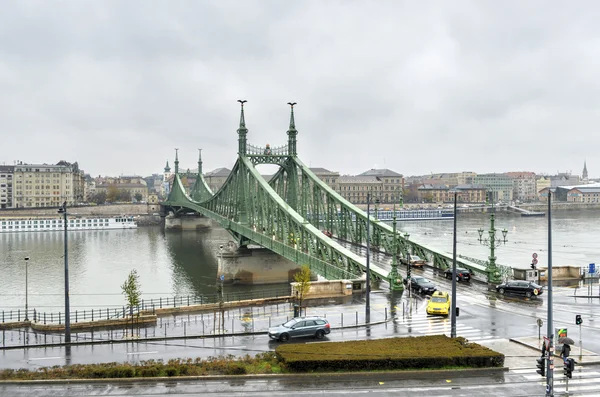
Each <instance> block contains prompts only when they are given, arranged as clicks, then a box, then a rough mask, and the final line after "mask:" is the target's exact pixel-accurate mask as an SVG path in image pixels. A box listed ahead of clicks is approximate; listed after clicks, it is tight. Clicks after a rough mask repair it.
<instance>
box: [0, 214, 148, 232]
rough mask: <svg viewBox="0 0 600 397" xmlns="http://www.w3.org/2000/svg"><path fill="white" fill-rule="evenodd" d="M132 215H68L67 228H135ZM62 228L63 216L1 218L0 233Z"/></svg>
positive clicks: (45, 230) (57, 229) (44, 230)
mask: <svg viewBox="0 0 600 397" xmlns="http://www.w3.org/2000/svg"><path fill="white" fill-rule="evenodd" d="M135 228H137V224H136V223H135V220H134V219H133V217H132V216H118V217H108V216H104V217H89V218H88V217H82V216H75V217H69V219H68V224H67V230H110V229H135ZM59 230H64V225H63V218H62V217H58V216H57V217H54V218H1V219H0V233H23V232H25V233H26V232H49V231H59Z"/></svg>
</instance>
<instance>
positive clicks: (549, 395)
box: [546, 189, 554, 397]
mask: <svg viewBox="0 0 600 397" xmlns="http://www.w3.org/2000/svg"><path fill="white" fill-rule="evenodd" d="M553 326H554V324H553V319H552V192H551V191H550V189H548V329H547V331H546V333H547V335H548V338H549V339H550V347H549V348H548V352H547V354H548V360H547V361H548V368H547V369H546V397H553V396H554V359H553V357H554V334H553V330H552V327H553Z"/></svg>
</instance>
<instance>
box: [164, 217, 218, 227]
mask: <svg viewBox="0 0 600 397" xmlns="http://www.w3.org/2000/svg"><path fill="white" fill-rule="evenodd" d="M211 226H212V220H211V219H210V218H207V217H205V216H202V215H181V216H173V215H168V216H166V217H165V230H198V229H204V228H209V227H211Z"/></svg>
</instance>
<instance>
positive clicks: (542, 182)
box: [535, 175, 552, 201]
mask: <svg viewBox="0 0 600 397" xmlns="http://www.w3.org/2000/svg"><path fill="white" fill-rule="evenodd" d="M551 186H552V181H551V180H550V177H549V176H548V175H540V176H539V177H538V178H537V179H536V180H535V190H536V192H537V199H538V200H541V201H548V191H547V190H545V192H546V193H545V197H546V198H545V199H543V200H542V197H541V193H542V190H544V189H547V188H549V187H551Z"/></svg>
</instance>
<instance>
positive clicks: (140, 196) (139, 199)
mask: <svg viewBox="0 0 600 397" xmlns="http://www.w3.org/2000/svg"><path fill="white" fill-rule="evenodd" d="M134 197H135V201H137V202H138V203H139V202H140V201H142V199H143V198H144V196H142V193H136V194H135V196H134Z"/></svg>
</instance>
